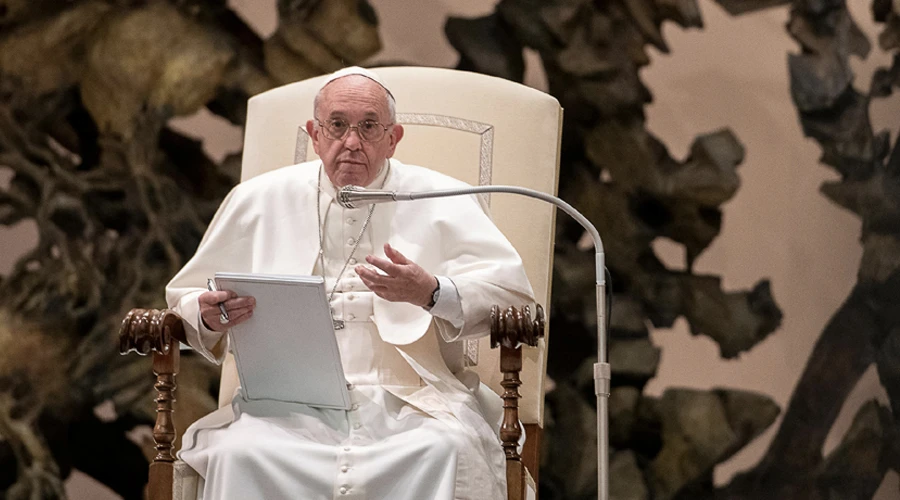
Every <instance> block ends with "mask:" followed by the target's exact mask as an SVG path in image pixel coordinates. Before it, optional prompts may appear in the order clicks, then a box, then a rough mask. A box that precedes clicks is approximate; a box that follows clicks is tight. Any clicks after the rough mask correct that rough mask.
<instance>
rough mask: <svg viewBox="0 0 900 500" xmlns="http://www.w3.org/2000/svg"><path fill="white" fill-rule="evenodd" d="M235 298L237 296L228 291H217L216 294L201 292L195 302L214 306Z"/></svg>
mask: <svg viewBox="0 0 900 500" xmlns="http://www.w3.org/2000/svg"><path fill="white" fill-rule="evenodd" d="M235 297H237V294H236V293H234V292H232V291H230V290H219V291H216V292H203V293H201V294H200V297H198V298H197V301H198V302H200V303H201V304H209V305H214V304H218V303H219V302H225V301H226V300H228V299H233V298H235Z"/></svg>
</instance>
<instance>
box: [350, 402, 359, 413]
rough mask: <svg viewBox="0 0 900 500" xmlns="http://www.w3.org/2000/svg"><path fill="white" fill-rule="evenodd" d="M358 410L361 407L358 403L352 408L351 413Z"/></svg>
mask: <svg viewBox="0 0 900 500" xmlns="http://www.w3.org/2000/svg"><path fill="white" fill-rule="evenodd" d="M358 409H359V405H358V404H356V403H353V406H351V407H350V410H351V411H356V410H358Z"/></svg>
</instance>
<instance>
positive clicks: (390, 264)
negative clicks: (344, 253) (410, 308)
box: [356, 244, 438, 307]
mask: <svg viewBox="0 0 900 500" xmlns="http://www.w3.org/2000/svg"><path fill="white" fill-rule="evenodd" d="M384 254H385V255H386V256H387V257H388V259H391V260H387V259H382V258H381V257H375V256H374V255H369V256H368V257H366V262H368V263H369V264H372V265H373V266H375V267H377V268H378V269H381V270H382V271H384V272H385V273H386V275H382V274H379V273H377V272H375V271H373V270H371V269H367V268H365V267H363V266H356V272H357V274H359V277H360V279H362V282H363V283H364V284H365V285H366V286H367V287H369V290H372V291H373V292H375V295H377V296H379V297H381V298H382V299H384V300H389V301H391V302H409V303H410V304H413V305H417V306H419V307H425V306H427V305H428V304H429V303H431V293H432V292H434V289H435V287H437V284H438V281H437V278H435V277H434V276H433V275H432V274H431V273H429V272H428V271H426V270H424V269H422V268H421V267H420V266H419V265H418V264H416V263H415V262H413V261H411V260H409V259H407V258H406V257H405V256H404V255H403V254H402V253H400V252H398V251H397V250H395V249H394V247H392V246H391V245H390V244H385V245H384Z"/></svg>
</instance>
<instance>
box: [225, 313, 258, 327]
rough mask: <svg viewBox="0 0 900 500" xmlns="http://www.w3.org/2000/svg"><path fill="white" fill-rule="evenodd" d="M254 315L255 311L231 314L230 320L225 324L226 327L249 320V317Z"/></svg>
mask: <svg viewBox="0 0 900 500" xmlns="http://www.w3.org/2000/svg"><path fill="white" fill-rule="evenodd" d="M252 317H253V311H247V312H245V313H244V314H240V315H237V316H229V320H230V321H229V322H228V323H226V324H225V326H226V327H228V328H231V327H234V326H237V325H240V324H241V323H243V322H245V321H247V320H248V319H250V318H252Z"/></svg>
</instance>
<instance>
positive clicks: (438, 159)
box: [123, 67, 562, 500]
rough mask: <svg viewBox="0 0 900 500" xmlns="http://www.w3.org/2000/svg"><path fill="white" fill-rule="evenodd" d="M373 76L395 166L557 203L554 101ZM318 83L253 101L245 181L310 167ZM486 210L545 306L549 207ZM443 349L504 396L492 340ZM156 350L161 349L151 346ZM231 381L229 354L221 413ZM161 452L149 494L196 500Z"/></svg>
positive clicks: (413, 70)
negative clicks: (400, 134)
mask: <svg viewBox="0 0 900 500" xmlns="http://www.w3.org/2000/svg"><path fill="white" fill-rule="evenodd" d="M375 71H376V72H377V73H378V74H379V76H381V78H382V79H383V80H384V81H385V83H386V84H387V86H388V88H390V89H391V92H392V93H393V94H394V96H395V98H396V101H397V121H398V122H399V123H401V124H403V126H404V128H405V132H406V134H405V136H404V138H403V140H402V141H401V142H400V144H399V146H398V148H397V151H396V154H395V156H396V157H397V158H398V159H400V160H401V161H403V162H404V163H409V164H415V165H421V166H425V167H429V168H431V169H434V170H437V171H439V172H443V173H445V174H448V175H450V176H452V177H455V178H457V179H460V180H462V181H465V182H468V183H470V184H472V185H476V186H477V185H488V184H511V185H517V186H522V187H527V188H532V189H536V190H538V191H542V192H545V193H549V194H554V195H555V194H556V187H557V174H558V166H559V148H560V135H561V127H562V109H561V108H560V106H559V103H558V102H557V101H556V99H554V98H553V97H551V96H549V95H547V94H545V93H543V92H540V91H537V90H534V89H531V88H529V87H526V86H524V85H521V84H518V83H515V82H511V81H508V80H503V79H500V78H495V77H491V76H485V75H481V74H477V73H469V72H464V71H456V70H449V69H439V68H421V67H390V68H377V69H375ZM323 78H325V77H317V78H312V79H309V80H305V81H302V82H297V83H293V84H289V85H285V86H283V87H279V88H276V89H273V90H270V91H268V92H265V93H262V94H260V95H257V96H255V97H253V98H251V99H250V101H249V104H248V114H247V125H246V130H245V139H244V153H243V163H242V175H241V180H242V181H243V180H247V179H250V178H252V177H254V176H256V175H259V174H261V173H264V172H267V171H270V170H273V169H277V168H280V167H284V166H287V165H292V164H295V163H299V162H302V161H306V160H307V159H313V158H315V153H314V151H313V149H312V146H311V144H310V143H309V139H308V136H307V135H306V131H305V129H304V125H305V123H306V120H307V119H309V118H311V117H312V116H313V110H312V102H313V97H314V96H315V94H316V92H317V91H318V89H319V86H320V85H321V83H322V79H323ZM483 201H484V202H486V203H487V204H488V205H489V206H490V213H491V216H492V218H493V220H494V222H495V223H496V224H497V226H498V227H499V228H500V229H501V230H502V231H503V233H504V234H505V235H506V236H507V238H509V240H510V241H511V242H512V244H513V245H514V246H515V248H516V249H517V250H518V252H519V254H520V255H521V256H522V259H523V261H524V263H525V268H526V272H527V273H528V277H529V279H530V281H531V284H532V286H533V288H534V292H535V297H536V299H537V301H538V303H542V304H545V305H546V304H549V299H550V278H551V269H552V261H553V236H554V222H555V209H554V208H553V207H552V206H551V205H549V204H545V203H543V202H540V201H537V200H533V199H530V198H524V197H520V196H515V195H509V194H495V195H492V196H491V195H486V197H485V198H484V199H483ZM407 203H415V202H407ZM507 305H512V304H507ZM500 306H503V307H505V306H506V305H503V304H500ZM161 313H162V312H155V314H157V316H156V317H157V318H158V320H157V321H156V322H155V323H157V324H160V325H163V324H165V323H167V322H171V321H172V320H169V319H167V318H164V317H163V316H161V315H160V314H161ZM140 314H144V315H145V316H146V315H147V314H150V313H147V312H143V313H135V312H133V313H132V314H131V315H129V318H132V322H134V321H135V318H137V317H138V316H140ZM169 314H172V313H169ZM145 322H146V321H145ZM127 323H128V320H126V324H127ZM150 323H153V321H150ZM171 324H173V325H174V323H171ZM125 330H132V331H133V330H134V328H131V327H126V326H123V331H125ZM444 347H445V348H446V349H445V352H444V355H445V356H444V357H445V359H447V360H448V364H449V365H450V366H451V368H452V369H453V370H454V371H456V370H461V369H471V370H475V371H477V372H478V374H479V375H480V377H481V380H482V381H483V382H485V383H486V384H488V385H489V386H490V387H491V388H493V389H494V390H495V391H496V392H497V393H498V394H502V393H503V391H504V389H503V387H501V380H502V377H503V375H502V374H501V371H500V369H499V367H500V350H499V349H491V348H490V343H489V339H486V338H485V339H481V340H480V341H466V342H458V343H453V344H445V346H444ZM162 349H164V346H163V345H162V344H160V350H162ZM123 350H125V349H124V348H123ZM172 351H177V350H174V349H173V350H168V351H167V352H168V356H172V355H173V354H174V355H175V356H176V357H177V352H174V353H173V352H172ZM546 356H547V349H546V338H543V339H540V340H539V342H538V346H537V347H535V348H531V347H526V348H524V349H523V367H522V372H521V380H522V383H523V385H522V389H521V390H520V392H521V395H522V397H521V400H520V404H519V415H518V416H519V419H520V420H521V422H522V423H523V424H525V430H526V434H527V440H526V443H525V446H524V448H523V450H524V451H523V454H522V455H523V462H524V463H525V465H526V466H527V467H528V468H529V469H530V471H531V475H532V476H536V474H537V465H538V461H539V443H540V435H541V428H542V426H543V404H544V376H545V373H546ZM160 359H162V358H160ZM170 364H172V362H170ZM174 364H175V366H174V369H171V370H170V371H173V372H174V371H177V359H176V360H175V361H174ZM158 365H159V366H158ZM162 365H163V363H162V362H160V363H157V362H156V360H155V361H154V370H155V371H157V372H158V373H162V374H163V375H160V377H163V376H164V375H166V368H165V367H162ZM161 367H162V369H161ZM171 377H172V378H171V382H169V379H168V378H166V379H164V380H163V387H162V388H161V389H160V394H161V399H162V400H163V401H162V402H161V403H159V406H160V409H161V412H160V415H161V416H160V419H162V421H163V422H162V425H160V423H159V419H158V423H157V429H155V430H156V431H158V432H156V434H157V441H158V442H159V441H160V437H161V438H162V441H163V443H165V442H169V443H171V440H170V436H171V438H172V439H174V435H173V432H170V431H167V430H166V429H165V427H166V426H167V425H170V423H171V422H170V415H171V414H170V412H171V402H170V401H169V400H171V399H172V394H171V392H168V393H166V392H165V391H171V390H173V389H174V374H173V375H172V376H171ZM237 380H238V378H237V373H236V371H235V365H234V359H233V358H232V357H231V356H230V355H229V357H228V359H226V361H225V363H224V365H223V368H222V384H221V390H220V393H219V405H220V406H222V405H225V404H228V403H229V402H230V398H231V395H232V394H233V393H234V389H235V387H236V385H237ZM167 384H169V385H171V387H169V385H167ZM158 388H159V384H158ZM157 448H158V449H160V447H159V446H157ZM164 451H168V450H163V451H161V453H160V454H161V455H164V456H163V457H162V460H160V461H159V462H155V463H154V464H153V465H151V471H153V468H154V467H157V468H158V469H159V470H158V471H156V475H157V476H159V477H160V478H161V479H159V481H162V484H159V485H154V484H153V483H154V478H153V477H151V493H153V490H158V492H157V493H156V494H158V495H159V498H168V497H167V496H166V493H167V492H168V491H166V490H168V488H169V486H167V482H168V481H169V477H170V476H171V475H172V474H173V472H172V471H174V478H173V479H174V482H173V483H172V484H173V486H172V488H173V490H174V494H175V496H174V498H176V499H178V500H188V499H192V498H194V493H195V492H196V488H197V483H198V480H197V476H196V474H194V473H192V472H191V471H190V469H189V468H188V467H187V466H186V465H185V464H183V463H180V462H175V464H174V467H173V466H172V465H170V464H171V460H172V458H171V454H170V453H163V452H164ZM158 458H159V457H158ZM163 468H166V469H165V471H164V470H163ZM513 486H514V485H511V490H512V489H513ZM528 490H529V491H526V492H524V496H520V494H519V493H516V494H513V493H511V496H510V498H511V499H512V498H529V497H531V498H533V497H534V496H535V494H536V491H535V486H534V483H531V484H530V486H529V488H528ZM169 491H172V490H169ZM151 498H155V497H152V496H151Z"/></svg>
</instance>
